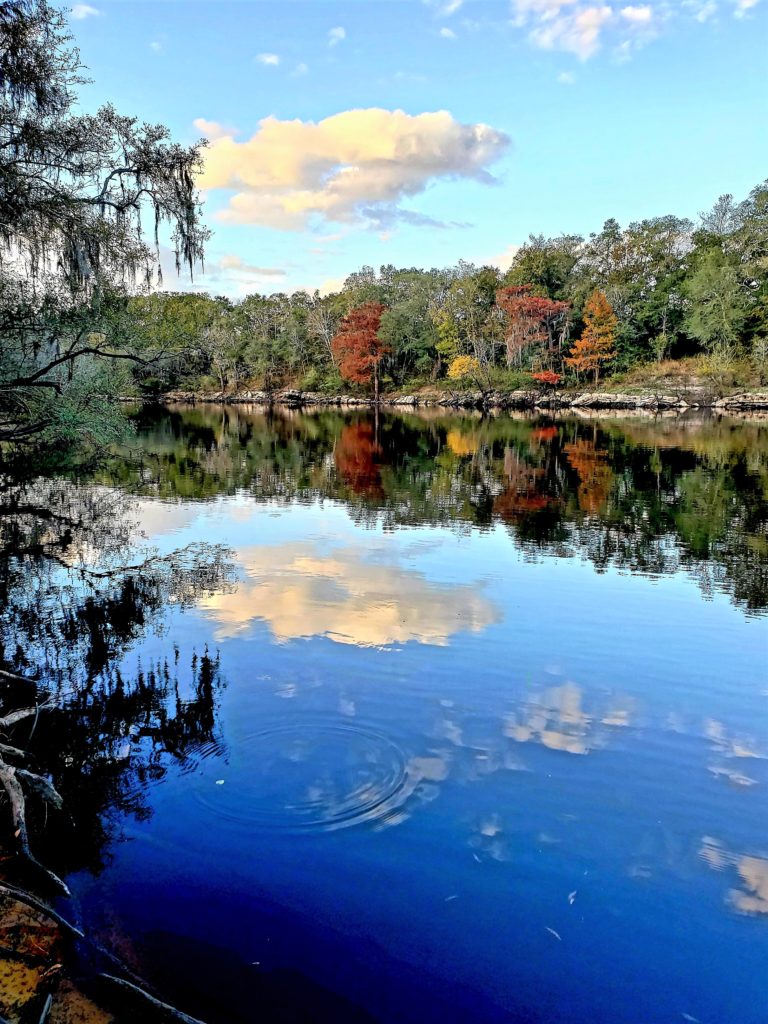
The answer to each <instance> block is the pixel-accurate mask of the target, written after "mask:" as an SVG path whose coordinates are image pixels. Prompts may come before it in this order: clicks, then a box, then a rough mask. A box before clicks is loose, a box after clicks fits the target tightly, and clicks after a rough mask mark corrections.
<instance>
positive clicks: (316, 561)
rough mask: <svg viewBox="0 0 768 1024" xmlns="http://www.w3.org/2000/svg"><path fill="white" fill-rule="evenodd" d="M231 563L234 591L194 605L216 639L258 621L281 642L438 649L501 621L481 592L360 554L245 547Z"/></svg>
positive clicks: (305, 547) (296, 546) (301, 546)
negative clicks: (240, 575) (237, 576)
mask: <svg viewBox="0 0 768 1024" xmlns="http://www.w3.org/2000/svg"><path fill="white" fill-rule="evenodd" d="M237 561H238V563H239V565H240V566H241V567H242V569H243V571H244V573H245V579H244V580H242V581H241V583H240V584H239V586H238V587H237V589H236V590H234V591H233V592H231V593H217V594H211V595H210V596H208V597H205V598H203V599H202V600H201V601H200V606H201V607H202V608H204V609H205V610H206V611H207V612H208V613H209V614H210V615H211V617H212V618H213V619H214V621H215V622H216V624H217V629H216V636H217V637H218V638H219V639H223V638H225V637H231V636H235V635H237V634H238V633H241V632H243V631H244V630H245V629H247V627H248V626H249V625H250V624H251V623H252V622H253V621H254V620H255V619H258V620H261V621H263V622H266V623H267V624H268V625H269V628H270V631H271V633H272V636H273V637H274V638H275V639H276V640H278V641H280V642H285V641H287V640H292V639H295V638H298V637H309V636H327V637H328V638H329V639H331V640H334V641H335V642H336V643H342V644H357V645H359V646H363V647H383V646H388V645H391V644H401V643H407V642H408V641H411V640H415V641H418V642H419V643H423V644H434V645H437V646H444V645H445V644H447V643H448V640H449V638H450V637H451V636H452V635H453V634H454V633H456V632H458V631H459V630H467V631H469V632H471V633H481V632H482V631H483V630H484V629H485V628H486V627H487V626H489V625H491V624H492V623H494V622H498V621H499V618H500V612H499V609H498V608H497V607H495V606H494V604H493V603H492V602H491V601H490V600H488V598H486V597H485V596H484V595H483V593H482V590H481V587H480V586H478V585H475V586H471V585H466V584H462V585H460V586H453V587H448V586H444V585H440V584H437V583H433V582H431V581H429V580H428V579H427V578H426V577H425V576H424V575H423V574H422V573H419V572H416V571H414V570H413V569H408V568H404V567H402V566H400V565H398V564H396V563H391V562H390V563H388V564H381V563H380V562H374V561H372V560H371V558H370V553H369V552H367V551H366V550H365V549H362V548H350V547H347V548H338V547H337V548H333V549H332V550H331V551H328V552H324V551H322V550H320V548H319V547H318V545H316V544H311V543H292V544H282V545H276V546H274V547H247V548H240V549H238V551H237Z"/></svg>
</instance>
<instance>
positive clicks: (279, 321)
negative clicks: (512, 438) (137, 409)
mask: <svg viewBox="0 0 768 1024" xmlns="http://www.w3.org/2000/svg"><path fill="white" fill-rule="evenodd" d="M128 306H129V308H130V310H131V319H132V322H133V323H134V325H135V327H136V332H137V333H136V336H135V338H134V343H135V344H136V345H137V349H138V350H139V351H145V352H150V351H152V352H153V353H156V355H155V358H154V359H153V362H152V363H151V365H146V366H143V367H140V368H138V369H137V370H136V371H135V372H134V374H133V383H134V384H135V386H136V388H137V393H141V392H145V393H146V392H153V391H154V392H162V391H167V390H169V389H173V388H181V389H189V390H193V391H194V390H217V391H221V392H228V391H237V390H238V389H240V388H243V387H244V386H246V385H255V386H257V387H260V388H263V389H264V390H267V391H271V390H275V389H278V388H285V387H297V388H299V389H301V390H305V391H325V392H327V393H334V392H340V391H342V390H345V389H346V390H349V388H350V385H351V386H352V387H353V389H354V388H357V389H358V390H360V389H362V390H363V391H369V392H377V390H378V389H379V388H382V389H390V390H403V389H404V390H413V389H416V388H420V387H425V386H436V387H438V388H439V387H441V386H442V387H447V386H450V387H457V386H458V387H461V386H462V385H464V386H467V387H472V388H475V389H480V390H481V391H484V390H492V389H514V388H520V387H531V386H539V387H545V388H546V387H557V386H560V385H568V384H572V385H573V384H575V385H579V384H581V383H585V382H589V383H591V384H593V383H596V382H598V381H599V380H601V379H603V380H604V379H606V378H609V377H614V378H615V377H617V376H618V375H622V374H626V373H627V372H628V371H630V372H631V371H632V370H633V368H636V367H638V366H648V365H650V366H652V367H653V366H658V365H661V364H664V362H665V361H668V360H683V359H690V360H691V361H690V362H689V363H685V364H681V365H683V366H685V367H686V368H687V370H688V372H691V373H699V374H701V375H703V376H704V377H709V378H710V379H711V380H713V381H715V382H716V383H719V384H720V385H721V386H723V385H725V386H728V384H729V383H730V384H732V385H736V386H738V385H746V386H759V385H760V384H762V383H765V382H766V376H765V375H766V370H767V369H768V183H764V184H762V185H759V186H757V187H756V188H755V189H754V190H753V191H752V192H751V193H750V195H749V196H748V197H747V198H746V199H745V200H744V201H742V202H736V201H735V200H734V199H733V197H732V196H730V195H724V196H721V197H720V198H719V199H718V200H717V202H716V203H715V205H714V206H713V208H712V209H711V210H710V211H708V212H705V213H702V214H701V216H700V217H699V219H698V221H697V223H693V222H692V221H690V220H687V219H685V218H681V217H677V216H674V215H666V216H660V217H655V218H652V219H649V220H643V221H639V222H636V223H632V224H629V225H628V226H626V227H622V226H621V225H620V224H619V223H618V222H617V221H615V220H609V221H607V222H606V223H605V224H604V225H603V227H602V229H601V230H600V231H598V232H596V233H593V234H591V235H590V236H589V237H588V238H584V237H582V236H580V235H562V236H559V237H556V238H545V237H544V236H542V235H540V236H531V237H530V238H529V239H528V241H527V242H525V244H523V245H522V246H521V247H520V248H519V250H518V251H517V252H516V254H515V256H514V258H513V260H512V264H511V266H510V267H509V269H508V270H507V271H506V272H502V271H500V270H499V269H498V268H496V267H493V266H482V267H477V266H474V265H472V264H470V263H465V262H459V263H458V264H457V265H456V266H454V267H449V268H445V269H431V270H420V269H418V268H413V267H412V268H397V267H394V266H382V267H381V268H380V269H379V271H378V272H377V271H376V270H374V269H373V268H372V267H363V268H362V269H361V270H359V271H356V272H355V273H352V274H350V276H349V277H348V278H347V279H346V281H345V283H344V286H343V287H342V289H341V290H340V291H338V292H335V293H332V294H328V295H320V294H319V293H318V292H315V293H314V294H308V293H307V292H295V293H293V294H290V295H289V294H283V293H275V294H271V295H259V294H253V295H248V296H246V297H245V298H243V299H242V300H240V301H238V302H233V301H230V300H229V299H227V298H225V297H221V296H216V297H213V296H210V295H207V294H184V293H180V292H175V293H167V292H155V293H153V294H145V295H135V296H132V297H131V298H130V299H129V300H128ZM190 357H191V358H190Z"/></svg>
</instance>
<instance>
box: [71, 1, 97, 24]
mask: <svg viewBox="0 0 768 1024" xmlns="http://www.w3.org/2000/svg"><path fill="white" fill-rule="evenodd" d="M99 14H101V11H100V10H99V9H98V8H97V7H91V5H90V4H75V6H74V7H73V8H72V17H73V18H75V19H76V20H77V21H83V20H84V19H85V18H92V17H95V16H96V15H99Z"/></svg>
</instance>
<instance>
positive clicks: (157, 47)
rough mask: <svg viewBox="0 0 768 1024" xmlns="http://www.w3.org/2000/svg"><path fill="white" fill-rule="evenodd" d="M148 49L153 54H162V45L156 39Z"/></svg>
mask: <svg viewBox="0 0 768 1024" xmlns="http://www.w3.org/2000/svg"><path fill="white" fill-rule="evenodd" d="M149 48H150V50H151V51H152V52H153V53H162V52H163V44H162V43H161V42H159V41H158V40H157V39H153V40H152V42H151V43H150V44H149Z"/></svg>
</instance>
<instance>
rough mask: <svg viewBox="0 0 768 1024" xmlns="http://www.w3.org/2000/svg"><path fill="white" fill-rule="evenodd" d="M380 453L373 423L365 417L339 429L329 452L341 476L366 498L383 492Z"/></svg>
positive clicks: (374, 496)
mask: <svg viewBox="0 0 768 1024" xmlns="http://www.w3.org/2000/svg"><path fill="white" fill-rule="evenodd" d="M381 455H382V450H381V446H380V445H379V444H378V442H377V441H376V434H375V431H374V425H373V423H372V422H369V421H367V420H358V421H357V422H356V423H348V424H347V425H346V426H345V427H344V428H343V429H342V431H341V433H340V435H339V439H338V441H337V442H336V447H335V449H334V453H333V457H334V461H335V463H336V471H337V473H338V474H339V476H340V477H341V479H342V480H343V481H344V483H346V484H347V485H348V486H349V487H351V488H352V490H353V491H354V492H355V494H359V495H361V496H363V497H366V498H380V497H382V496H383V494H384V489H383V487H382V485H381V468H380V467H381Z"/></svg>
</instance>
